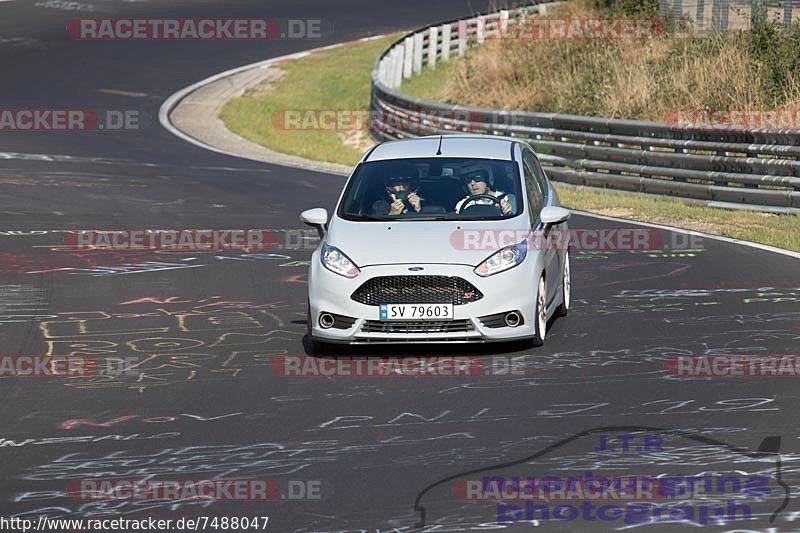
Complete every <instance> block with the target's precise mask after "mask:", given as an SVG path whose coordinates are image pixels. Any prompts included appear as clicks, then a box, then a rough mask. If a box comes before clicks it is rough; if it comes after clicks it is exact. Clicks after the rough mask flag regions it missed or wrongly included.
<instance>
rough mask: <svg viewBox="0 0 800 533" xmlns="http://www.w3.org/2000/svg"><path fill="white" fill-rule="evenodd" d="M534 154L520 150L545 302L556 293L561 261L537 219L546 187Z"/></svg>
mask: <svg viewBox="0 0 800 533" xmlns="http://www.w3.org/2000/svg"><path fill="white" fill-rule="evenodd" d="M538 163H539V162H538V161H537V160H536V156H535V155H534V154H533V152H532V151H531V150H529V149H528V148H523V150H522V166H523V170H524V173H525V192H526V194H527V196H528V205H529V206H530V208H531V209H530V218H531V227H532V228H534V230H536V231H537V232H540V233H539V234H538V235H537V238H536V239H534V240H533V242H535V243H537V244H538V248H540V250H539V251H540V252H541V253H543V254H544V265H545V272H546V275H545V286H546V288H547V304H548V305H550V302H552V301H553V299H554V298H555V297H556V295H557V293H558V288H559V286H560V285H559V284H560V281H561V279H560V278H561V261H560V257H559V253H558V249H557V246H550V245H549V244H548V241H547V236H548V234H549V230H548V231H547V232H546V233H544V232H542V225H541V222H540V221H539V214H540V213H541V211H542V207H543V206H544V202H545V193H546V189H544V188H543V187H542V184H543V183H545V180H544V175H543V174H540V172H541V170H540V168H541V167H539V164H538Z"/></svg>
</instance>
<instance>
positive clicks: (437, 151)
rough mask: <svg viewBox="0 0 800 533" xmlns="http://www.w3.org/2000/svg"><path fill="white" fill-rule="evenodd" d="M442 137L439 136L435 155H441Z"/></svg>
mask: <svg viewBox="0 0 800 533" xmlns="http://www.w3.org/2000/svg"><path fill="white" fill-rule="evenodd" d="M442 137H444V136H443V135H439V149H438V150H436V155H442Z"/></svg>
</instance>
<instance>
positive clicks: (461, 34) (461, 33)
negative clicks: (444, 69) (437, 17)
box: [458, 20, 467, 56]
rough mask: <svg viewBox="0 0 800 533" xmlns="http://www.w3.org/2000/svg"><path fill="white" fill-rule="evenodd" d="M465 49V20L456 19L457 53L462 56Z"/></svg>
mask: <svg viewBox="0 0 800 533" xmlns="http://www.w3.org/2000/svg"><path fill="white" fill-rule="evenodd" d="M466 50H467V21H466V20H459V21H458V55H459V56H463V55H464V52H466Z"/></svg>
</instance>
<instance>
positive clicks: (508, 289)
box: [308, 253, 538, 344]
mask: <svg viewBox="0 0 800 533" xmlns="http://www.w3.org/2000/svg"><path fill="white" fill-rule="evenodd" d="M410 267H422V268H423V270H422V271H420V272H419V275H426V276H431V275H436V276H454V277H460V278H463V279H465V280H467V281H468V282H470V283H471V284H472V285H474V286H475V288H477V289H478V290H479V291H480V292H481V293H482V294H483V297H482V298H481V299H479V300H477V301H473V302H469V303H465V304H462V305H454V306H453V315H454V316H453V320H452V321H447V322H445V321H441V322H438V321H437V322H427V321H415V322H414V323H413V324H412V323H401V322H379V315H378V309H379V308H378V305H365V304H362V303H359V302H356V301H354V300H353V299H352V298H351V295H352V294H353V292H355V291H356V289H358V288H359V287H360V286H361V285H362V284H363V283H364V282H366V281H367V280H369V279H371V278H374V277H380V276H412V275H414V274H415V273H414V272H410V271H409V268H410ZM473 268H474V267H471V266H468V265H450V264H419V263H414V264H393V265H382V266H371V267H365V268H363V269H362V270H361V273H360V274H359V275H358V276H357V277H355V278H353V279H348V278H345V277H343V276H339V275H337V274H334V273H333V272H331V271H329V270H328V269H327V268H325V267H323V266H322V264H321V263H320V262H319V258H318V256H317V254H316V253H315V257H314V258H313V259H312V262H311V271H310V275H309V285H308V290H309V304H310V310H311V322H312V324H311V335H312V337H313V338H314V340H320V341H324V342H331V343H344V344H369V343H431V342H435V343H440V342H444V343H470V342H492V341H510V340H516V339H523V338H528V337H532V336H533V335H534V319H533V317H534V308H535V300H536V282H535V281H534V280H538V275H537V273H536V272H535V270H536V269H535V268H534V267H533V262H532V261H531V258H530V257H528V258H527V259H526V260H525V261H523V263H522V264H520V265H518V266H517V267H515V268H512V269H510V270H508V271H506V272H501V273H499V274H496V275H494V276H490V277H488V278H482V277H480V276H477V275H476V274H475V273H474V272H473ZM381 303H398V302H381ZM508 311H517V312H519V314H520V315H521V316H522V322H523V323H522V324H521V325H519V326H517V327H508V326H501V327H488V325H487V323H488V324H492V322H491V321H481V319H480V318H481V317H484V318H485V317H486V316H489V315H497V314H498V313H505V312H508ZM322 312H325V313H332V314H334V315H339V316H342V317H347V318H349V319H355V320H354V321H353V322H351V321H350V320H347V321H345V325H349V327H347V328H346V329H339V328H335V327H333V328H327V329H324V328H322V327H320V324H319V316H320V313H322ZM496 323H497V321H496V320H495V321H494V324H493V325H496Z"/></svg>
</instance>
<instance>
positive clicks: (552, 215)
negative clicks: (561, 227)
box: [539, 206, 572, 226]
mask: <svg viewBox="0 0 800 533" xmlns="http://www.w3.org/2000/svg"><path fill="white" fill-rule="evenodd" d="M571 214H572V213H570V212H569V210H568V209H564V208H563V207H555V206H548V207H545V208H544V209H542V212H541V214H540V215H539V218H540V219H541V221H542V224H544V225H545V226H555V225H556V224H561V223H562V222H566V221H567V220H569V217H570V215H571Z"/></svg>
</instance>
